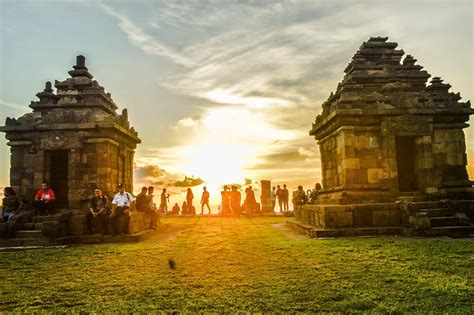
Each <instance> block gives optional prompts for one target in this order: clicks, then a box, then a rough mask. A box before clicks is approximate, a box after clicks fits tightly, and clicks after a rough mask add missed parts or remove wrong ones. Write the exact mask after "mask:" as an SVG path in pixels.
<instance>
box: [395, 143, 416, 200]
mask: <svg viewBox="0 0 474 315" xmlns="http://www.w3.org/2000/svg"><path fill="white" fill-rule="evenodd" d="M395 142H396V152H397V172H398V189H399V190H400V191H403V192H408V191H416V190H417V189H416V173H415V161H416V159H415V158H416V157H415V137H396V139H395Z"/></svg>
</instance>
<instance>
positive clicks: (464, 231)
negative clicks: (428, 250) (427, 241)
mask: <svg viewBox="0 0 474 315" xmlns="http://www.w3.org/2000/svg"><path fill="white" fill-rule="evenodd" d="M415 234H416V236H449V237H454V238H461V237H474V225H463V226H443V227H432V228H431V229H427V230H417V231H416V232H415Z"/></svg>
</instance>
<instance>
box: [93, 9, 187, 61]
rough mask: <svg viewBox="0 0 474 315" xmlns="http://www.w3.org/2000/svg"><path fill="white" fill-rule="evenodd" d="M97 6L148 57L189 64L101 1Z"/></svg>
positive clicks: (185, 59)
mask: <svg viewBox="0 0 474 315" xmlns="http://www.w3.org/2000/svg"><path fill="white" fill-rule="evenodd" d="M97 5H98V6H99V7H100V8H101V9H102V10H103V11H104V12H105V13H107V14H108V15H110V16H113V17H114V18H116V19H117V20H118V22H119V23H118V25H119V27H120V29H121V30H122V31H123V32H124V33H125V34H127V36H128V39H129V40H130V42H131V43H132V44H134V45H135V46H137V47H138V48H140V49H141V50H143V51H144V52H145V53H147V54H150V55H157V56H163V57H167V58H170V59H171V60H173V61H174V62H176V63H178V64H182V65H187V64H190V61H189V60H188V59H187V58H185V57H183V56H182V55H181V54H179V53H177V52H175V51H174V50H173V49H171V48H169V47H168V46H166V45H164V44H163V43H161V42H160V41H159V40H157V39H156V38H154V37H153V36H151V35H150V34H148V33H147V32H145V31H144V30H143V29H141V28H140V27H138V26H137V25H136V24H135V23H133V22H132V21H131V20H130V19H129V18H128V17H126V16H125V15H122V14H120V13H118V12H117V11H116V10H114V9H113V8H112V7H111V6H109V5H107V4H105V3H104V2H102V1H98V2H97Z"/></svg>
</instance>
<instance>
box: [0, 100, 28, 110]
mask: <svg viewBox="0 0 474 315" xmlns="http://www.w3.org/2000/svg"><path fill="white" fill-rule="evenodd" d="M0 106H5V107H9V108H13V109H18V110H26V109H28V106H26V105H20V104H15V103H11V102H7V101H4V100H1V99H0Z"/></svg>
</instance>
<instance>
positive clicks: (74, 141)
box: [0, 56, 140, 207]
mask: <svg viewBox="0 0 474 315" xmlns="http://www.w3.org/2000/svg"><path fill="white" fill-rule="evenodd" d="M73 67H74V70H71V71H69V74H70V75H71V77H70V78H68V79H66V80H64V81H56V82H55V84H54V86H55V88H56V93H54V91H53V89H52V84H51V83H50V82H46V85H45V89H44V90H43V91H42V92H40V93H38V94H37V97H38V98H39V101H37V102H32V103H31V105H30V107H31V108H32V109H33V112H32V113H28V114H25V115H23V116H22V117H20V118H18V119H11V118H8V119H7V121H6V124H5V126H3V127H0V131H3V132H5V133H6V138H7V140H9V142H8V145H10V147H11V171H10V174H11V176H10V177H11V181H10V184H11V186H12V187H13V189H14V190H15V191H17V192H18V193H19V194H20V195H21V196H22V197H25V198H32V195H33V194H34V192H35V190H37V189H38V188H39V187H40V185H41V182H42V181H49V182H50V184H51V186H52V188H53V190H55V191H56V193H57V195H58V199H59V200H60V201H61V203H63V206H66V207H67V206H70V207H78V206H81V205H82V206H85V205H86V202H87V200H88V199H89V198H90V197H92V190H93V189H94V188H95V187H97V186H99V187H101V188H103V190H104V193H105V194H106V195H108V196H109V197H112V195H113V193H114V189H115V186H116V185H117V183H119V182H123V183H124V184H125V185H126V187H127V190H129V191H133V174H132V172H133V155H134V150H135V148H136V145H137V143H140V139H139V138H138V134H137V132H136V131H135V130H134V129H133V128H131V127H130V123H129V122H128V113H127V111H126V110H124V111H122V114H121V115H119V114H118V113H117V112H116V110H117V108H118V107H117V105H116V104H115V103H114V101H113V100H112V98H111V96H110V94H109V93H106V92H105V91H104V88H103V87H102V86H100V85H99V84H98V83H97V81H94V80H92V78H93V77H92V75H91V74H90V73H89V71H88V69H87V67H86V66H85V58H84V57H83V56H78V57H77V64H76V65H75V66H73ZM57 150H66V151H67V161H66V164H67V166H64V168H65V169H66V170H67V174H65V178H64V179H57V177H58V176H55V172H57V171H58V167H57V165H55V166H52V164H54V163H56V164H57V163H58V161H57V160H55V159H54V152H57ZM63 177H64V176H63ZM61 180H63V182H61ZM64 186H67V187H64Z"/></svg>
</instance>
